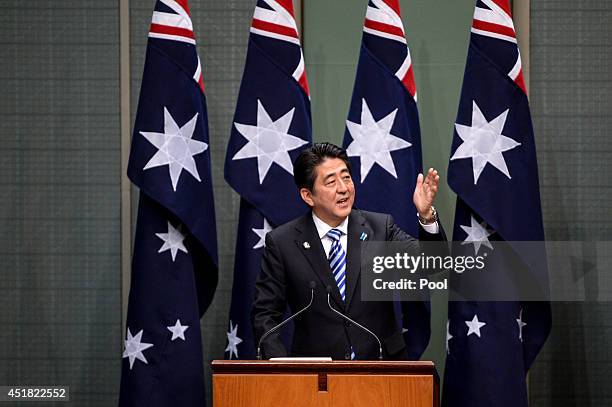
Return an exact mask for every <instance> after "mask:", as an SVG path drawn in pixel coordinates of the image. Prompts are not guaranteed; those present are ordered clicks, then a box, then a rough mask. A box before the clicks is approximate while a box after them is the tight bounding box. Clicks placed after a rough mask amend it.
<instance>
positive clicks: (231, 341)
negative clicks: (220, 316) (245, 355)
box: [225, 321, 242, 359]
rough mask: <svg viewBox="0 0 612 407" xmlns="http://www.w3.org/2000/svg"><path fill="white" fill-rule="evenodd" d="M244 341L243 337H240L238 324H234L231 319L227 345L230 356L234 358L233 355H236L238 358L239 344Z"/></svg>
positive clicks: (226, 349)
mask: <svg viewBox="0 0 612 407" xmlns="http://www.w3.org/2000/svg"><path fill="white" fill-rule="evenodd" d="M241 342H242V339H240V338H239V337H238V324H236V326H233V325H232V321H230V330H229V332H228V333H227V347H226V348H225V351H226V352H229V358H230V359H231V358H232V355H236V358H238V345H240V343H241Z"/></svg>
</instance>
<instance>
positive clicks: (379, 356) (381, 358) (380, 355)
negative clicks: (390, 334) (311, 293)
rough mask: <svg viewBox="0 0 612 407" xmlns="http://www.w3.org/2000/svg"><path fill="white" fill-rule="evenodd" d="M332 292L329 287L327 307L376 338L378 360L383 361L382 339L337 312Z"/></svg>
mask: <svg viewBox="0 0 612 407" xmlns="http://www.w3.org/2000/svg"><path fill="white" fill-rule="evenodd" d="M331 292H332V288H331V286H329V285H328V286H327V305H328V306H329V309H331V310H332V311H334V312H335V313H336V314H338V315H340V316H341V317H342V318H344V319H346V320H347V321H349V322H351V323H353V324H355V325H357V326H358V327H359V328H361V329H363V330H364V331H366V332H367V333H369V334H370V335H372V336H373V337H374V339H376V341H377V342H378V359H379V360H383V350H382V343H381V342H380V339H378V336H376V334H375V333H374V332H372V331H370V330H369V329H368V328H366V327H365V326H363V325H361V324H360V323H359V322H357V321H355V320H353V319H351V318H349V317H347V316H346V315H344V314H343V313H341V312H340V311H336V310H335V309H334V307H332V306H331V303H330V302H329V297H330V295H331Z"/></svg>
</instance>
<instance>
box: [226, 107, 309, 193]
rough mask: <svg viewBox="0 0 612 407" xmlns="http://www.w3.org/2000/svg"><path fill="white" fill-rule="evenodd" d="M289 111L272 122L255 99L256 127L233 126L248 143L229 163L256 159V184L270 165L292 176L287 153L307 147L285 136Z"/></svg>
mask: <svg viewBox="0 0 612 407" xmlns="http://www.w3.org/2000/svg"><path fill="white" fill-rule="evenodd" d="M294 111H295V108H292V109H291V110H289V111H288V112H287V113H285V114H284V115H283V116H282V117H280V118H279V119H277V120H276V121H273V120H272V119H271V118H270V115H269V114H268V112H267V111H266V109H265V107H264V106H263V104H262V103H261V101H260V100H259V99H257V125H256V126H253V125H250V124H241V123H236V122H234V126H236V130H238V132H239V133H240V134H242V135H243V136H244V138H246V139H247V140H248V142H247V143H246V144H245V145H244V147H242V148H241V149H240V151H238V152H237V153H236V154H235V155H234V157H232V160H242V159H245V158H253V157H257V171H258V172H259V184H263V182H264V179H265V178H266V175H267V174H268V171H269V170H270V167H272V163H276V164H278V165H279V166H280V167H281V168H283V169H284V170H285V171H287V172H288V173H289V174H291V175H293V163H292V162H291V157H290V156H289V151H291V150H295V149H296V148H298V147H300V146H303V145H304V144H307V143H308V142H307V141H305V140H302V139H301V138H299V137H295V136H293V135H291V134H289V133H287V132H288V131H289V127H290V126H291V121H292V120H293V112H294Z"/></svg>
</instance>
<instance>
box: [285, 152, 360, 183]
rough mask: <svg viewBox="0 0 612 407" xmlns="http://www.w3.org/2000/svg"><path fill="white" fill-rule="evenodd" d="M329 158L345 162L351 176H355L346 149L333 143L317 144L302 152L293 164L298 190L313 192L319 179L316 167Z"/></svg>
mask: <svg viewBox="0 0 612 407" xmlns="http://www.w3.org/2000/svg"><path fill="white" fill-rule="evenodd" d="M328 158H339V159H341V160H342V161H344V163H345V164H346V168H348V170H349V174H351V176H352V175H353V172H352V170H351V162H350V161H349V158H348V155H347V154H346V150H345V149H343V148H342V147H338V146H337V145H334V144H331V143H315V144H313V145H312V147H309V148H307V149H306V150H304V151H302V152H301V153H300V155H299V156H298V158H296V160H295V163H293V179H294V180H295V185H297V187H298V189H301V188H306V189H308V190H310V191H312V189H313V187H314V183H315V179H316V178H317V172H316V167H317V166H318V165H319V164H321V163H322V162H323V161H325V160H326V159H328Z"/></svg>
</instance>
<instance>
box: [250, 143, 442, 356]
mask: <svg viewBox="0 0 612 407" xmlns="http://www.w3.org/2000/svg"><path fill="white" fill-rule="evenodd" d="M294 178H295V182H296V185H297V186H298V188H299V191H300V195H301V197H302V199H303V200H304V202H306V204H308V206H310V208H311V211H310V212H309V213H307V214H306V215H304V216H302V217H300V218H298V219H295V220H293V221H291V222H288V223H286V224H284V225H282V226H279V227H278V228H276V229H274V230H273V231H271V232H270V233H268V234H267V236H266V244H265V246H266V247H265V252H264V255H263V259H262V266H261V273H260V275H259V278H258V280H257V283H256V288H255V300H254V303H253V310H252V313H251V316H252V321H253V329H254V334H255V338H256V341H259V338H261V337H262V335H263V334H264V333H265V332H267V331H268V330H269V329H271V328H273V327H274V326H276V325H277V324H278V323H280V322H281V321H282V319H283V316H284V314H285V311H286V309H287V305H289V307H290V309H291V310H292V312H296V311H297V310H299V309H300V308H303V307H304V306H305V305H307V304H308V303H309V301H310V296H311V294H310V285H311V282H314V283H315V295H314V300H313V303H312V306H311V307H310V308H309V309H308V310H307V311H306V312H304V313H303V314H301V315H300V316H298V317H297V318H296V319H295V320H294V323H295V331H294V334H293V344H292V349H291V355H292V356H331V357H332V358H333V359H355V358H356V359H376V358H378V353H379V350H378V349H379V348H378V343H377V342H376V341H375V339H374V338H373V337H372V336H371V335H369V334H368V333H366V332H364V331H363V330H362V329H360V328H358V327H356V326H354V324H351V323H350V322H347V321H345V320H344V319H342V318H341V317H340V316H338V315H337V314H335V313H334V312H333V311H332V310H330V309H329V306H328V304H327V287H331V298H332V301H331V304H332V306H333V307H335V309H337V310H339V311H340V312H342V313H344V314H345V315H347V316H349V317H350V318H352V319H353V320H355V321H357V322H359V323H360V324H362V325H364V326H366V327H367V328H369V329H370V330H372V331H373V332H374V333H376V335H377V336H378V337H379V338H380V340H381V342H382V345H383V352H384V357H385V358H386V359H406V358H407V357H408V354H407V353H406V349H405V342H404V339H403V336H402V333H401V329H400V328H398V326H397V323H396V319H395V313H394V306H393V303H392V302H390V301H389V302H365V301H361V288H360V278H359V275H360V272H361V268H360V262H361V259H360V251H359V244H360V239H363V237H364V236H367V239H368V240H373V241H405V242H406V244H407V245H408V246H409V249H410V248H411V247H412V249H414V250H415V252H416V251H417V250H418V240H417V239H415V238H413V237H411V236H409V235H407V234H406V233H404V232H403V231H402V230H401V229H400V228H399V227H397V226H396V225H395V224H394V223H393V220H392V218H391V216H389V215H386V214H380V213H374V212H367V211H362V210H358V209H354V208H353V202H354V199H355V187H354V185H353V181H352V177H351V166H350V162H349V159H348V156H347V154H346V152H345V150H344V149H342V148H340V147H337V146H335V145H333V144H329V143H320V144H315V145H313V146H312V147H310V148H309V149H307V150H305V151H304V152H302V153H301V154H300V156H299V157H298V158H297V159H296V162H295V163H294ZM439 179H440V177H439V176H438V174H437V171H436V170H434V169H430V170H429V171H428V173H427V176H426V177H423V175H422V174H419V177H418V178H417V184H416V188H415V191H414V194H413V201H414V204H415V207H416V208H417V210H418V217H419V223H420V225H421V226H420V227H419V229H420V230H419V239H421V240H444V239H445V237H444V232H443V231H442V228H441V226H440V225H439V224H438V218H437V213H436V211H435V209H434V207H433V202H434V199H435V196H436V193H437V190H438V183H439ZM262 353H263V356H265V357H266V358H269V357H279V356H288V352H287V350H286V349H285V347H284V345H283V343H282V340H281V339H280V337H279V335H278V334H276V333H275V334H272V335H270V336H269V337H267V338H266V339H265V340H264V342H263V345H262Z"/></svg>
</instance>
